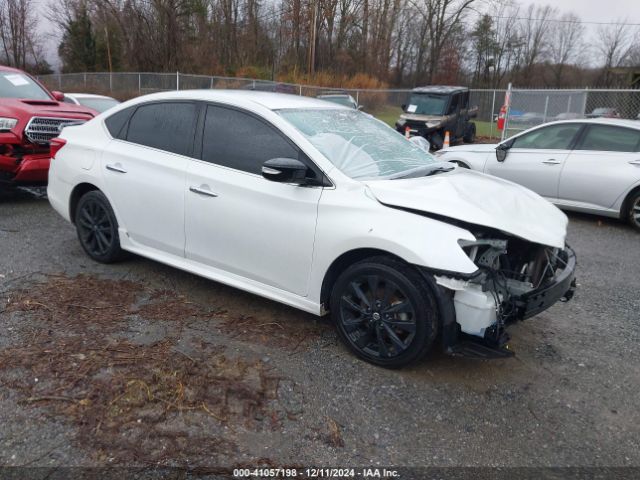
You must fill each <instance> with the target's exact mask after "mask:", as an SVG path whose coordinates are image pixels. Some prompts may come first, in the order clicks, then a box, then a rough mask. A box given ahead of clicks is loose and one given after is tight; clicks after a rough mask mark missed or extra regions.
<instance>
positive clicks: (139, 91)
mask: <svg viewBox="0 0 640 480" xmlns="http://www.w3.org/2000/svg"><path fill="white" fill-rule="evenodd" d="M141 76H142V75H141V74H140V72H138V95H142V79H141V78H140V77H141Z"/></svg>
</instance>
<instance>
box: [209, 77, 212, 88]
mask: <svg viewBox="0 0 640 480" xmlns="http://www.w3.org/2000/svg"><path fill="white" fill-rule="evenodd" d="M209 90H213V77H209Z"/></svg>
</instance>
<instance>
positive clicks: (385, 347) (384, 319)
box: [340, 275, 416, 358]
mask: <svg viewBox="0 0 640 480" xmlns="http://www.w3.org/2000/svg"><path fill="white" fill-rule="evenodd" d="M340 322H341V326H342V328H343V329H344V332H345V333H346V335H347V337H348V338H349V340H350V341H351V343H352V344H353V345H354V346H355V347H356V348H357V349H359V350H361V351H362V352H364V353H366V354H367V355H370V356H373V357H376V358H393V357H397V356H398V355H401V354H402V353H403V352H405V351H406V350H407V349H408V348H409V347H410V346H411V343H412V342H413V339H414V337H415V334H416V314H415V309H414V306H413V303H412V302H411V300H410V299H409V297H408V296H407V295H406V293H405V292H404V291H403V290H402V289H401V288H400V287H399V286H398V285H397V284H395V283H394V282H392V281H391V280H389V279H387V278H384V277H382V276H380V275H363V276H361V277H358V278H356V279H353V280H352V281H351V282H349V284H348V285H347V287H346V288H345V291H344V292H343V294H342V296H341V297H340Z"/></svg>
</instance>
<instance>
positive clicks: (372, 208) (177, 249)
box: [48, 91, 566, 329]
mask: <svg viewBox="0 0 640 480" xmlns="http://www.w3.org/2000/svg"><path fill="white" fill-rule="evenodd" d="M185 98H188V99H193V100H202V101H211V102H216V103H221V104H229V105H234V106H235V107H237V108H241V109H244V110H247V111H249V112H251V113H253V114H254V115H258V116H260V117H262V118H263V119H264V120H266V121H268V122H269V123H271V124H272V125H274V126H275V127H276V128H278V129H279V130H280V131H281V132H282V133H283V134H285V135H286V136H288V137H289V138H290V139H291V140H292V141H293V142H294V143H295V144H296V145H297V146H298V147H299V148H300V149H301V150H302V151H303V152H304V153H305V154H306V155H307V156H308V157H309V158H310V159H311V160H312V161H313V162H314V163H315V164H316V165H317V166H318V167H319V168H320V169H321V170H322V171H323V172H324V173H325V174H326V176H327V177H328V178H329V179H330V181H331V183H332V186H330V187H300V186H295V185H288V184H281V183H274V182H270V181H269V180H266V179H265V178H263V177H261V176H258V175H253V174H248V173H244V172H240V171H237V170H234V169H230V168H226V167H221V166H216V165H213V164H210V163H205V162H202V161H199V160H196V159H192V158H188V157H184V156H181V155H175V154H171V153H166V152H162V151H158V150H156V149H152V148H148V147H143V146H139V145H133V144H131V143H128V142H124V141H121V140H114V139H112V138H111V137H110V135H109V133H108V131H107V130H106V127H105V126H104V118H106V117H107V116H109V115H111V114H112V113H116V112H117V111H119V110H120V109H123V108H127V107H129V106H131V105H135V104H137V103H141V102H146V101H152V100H162V99H167V100H171V99H185ZM278 108H323V109H326V108H344V107H340V106H338V105H333V104H329V103H327V102H323V101H319V100H314V99H309V98H304V97H297V96H292V95H282V94H270V93H264V92H242V91H240V92H238V91H234V92H225V91H181V92H167V93H162V94H154V95H149V96H146V97H139V98H137V99H134V100H131V101H129V102H125V103H123V104H121V105H119V106H117V107H114V108H113V109H112V110H110V111H109V112H108V113H107V114H103V115H100V116H98V117H96V118H95V119H94V120H92V121H90V122H87V123H86V124H84V125H81V126H77V127H70V128H67V129H65V130H64V131H63V132H62V135H61V137H62V138H64V139H66V140H67V144H66V145H65V146H64V147H63V148H62V149H61V150H60V151H59V152H58V154H57V158H56V159H55V160H53V161H52V164H51V170H50V175H49V187H48V194H49V199H50V202H51V204H52V206H53V207H54V208H55V209H56V210H57V211H58V212H59V213H60V214H61V215H62V216H63V217H64V218H65V219H67V220H70V202H71V195H72V192H73V188H74V187H75V186H77V185H79V184H81V183H89V184H91V185H94V186H95V187H96V188H98V189H100V190H101V191H102V192H103V193H104V194H105V195H106V197H107V199H108V200H109V202H110V203H111V205H112V206H113V208H114V212H115V215H116V218H117V220H118V222H119V233H120V241H121V246H122V248H123V249H125V250H128V251H131V252H133V253H136V254H139V255H142V256H145V257H148V258H151V259H154V260H157V261H160V262H163V263H166V264H168V265H171V266H174V267H176V268H180V269H183V270H186V271H189V272H192V273H195V274H197V275H201V276H203V277H206V278H209V279H212V280H216V281H219V282H222V283H225V284H228V285H231V286H234V287H237V288H241V289H243V290H246V291H249V292H252V293H255V294H257V295H261V296H264V297H266V298H270V299H272V300H276V301H278V302H282V303H285V304H288V305H291V306H294V307H297V308H300V309H302V310H305V311H308V312H312V313H315V314H321V313H322V305H321V289H322V284H323V280H324V278H325V275H326V273H327V271H328V269H329V267H330V266H331V264H332V263H333V262H334V261H335V260H336V259H337V258H339V257H340V256H341V255H343V254H346V253H348V252H351V251H353V250H356V249H364V248H366V249H376V250H382V251H385V252H388V253H390V254H393V255H396V256H398V257H400V258H402V259H404V260H405V261H406V262H408V263H410V264H414V265H418V266H422V267H427V268H431V269H436V270H443V271H451V272H460V273H467V274H468V273H473V272H475V271H476V270H477V267H476V265H475V264H474V263H473V262H472V261H471V260H470V259H469V257H468V256H467V254H466V253H465V252H464V251H463V250H462V248H461V247H460V245H459V243H458V241H459V240H461V239H464V240H470V241H473V240H475V237H474V236H473V234H471V233H470V232H469V231H468V230H466V229H464V228H461V227H458V226H455V225H452V224H451V223H450V221H448V220H447V218H443V219H435V218H430V217H428V216H425V215H421V214H416V213H411V212H408V211H405V210H403V209H402V208H406V209H411V210H417V211H423V212H430V213H433V214H437V215H441V216H443V217H448V218H454V219H459V220H463V221H467V222H471V223H474V224H480V225H485V226H489V227H492V228H498V229H501V230H504V231H506V232H509V233H512V234H514V235H517V236H521V237H523V238H527V239H530V240H532V241H536V242H539V243H544V244H546V245H551V246H559V247H560V246H563V245H564V236H565V233H566V217H565V216H564V215H563V214H562V213H560V212H559V211H558V210H557V209H555V207H553V206H551V205H550V204H548V203H547V202H546V201H544V200H543V199H541V198H540V197H539V196H538V195H536V194H533V193H532V192H529V191H527V190H526V189H523V188H522V187H519V186H517V185H514V184H512V183H510V182H507V181H504V180H498V179H495V178H492V177H488V176H485V175H480V174H476V173H471V172H465V171H460V170H458V171H456V172H452V173H450V174H442V175H436V176H432V177H427V178H420V179H411V180H389V181H370V182H360V181H356V180H352V179H350V178H349V177H347V176H345V175H344V174H342V173H341V172H340V171H339V170H338V169H336V168H335V167H334V166H333V164H332V163H331V162H330V161H329V160H328V159H327V158H326V157H324V156H323V155H322V154H321V153H320V152H319V151H318V150H316V149H315V147H313V145H312V144H311V143H309V142H308V140H306V138H305V137H304V136H303V135H302V134H301V133H300V132H298V131H297V130H296V129H295V128H294V127H293V126H292V125H291V124H289V123H288V122H286V121H285V120H284V119H282V118H281V117H280V116H279V115H278V114H277V113H275V112H274V111H273V110H274V109H278ZM87 149H89V150H90V151H91V152H93V157H92V158H93V160H91V161H87V160H86V157H87ZM108 165H109V166H115V167H117V168H121V169H122V170H124V171H125V172H126V173H122V172H115V171H113V170H108V169H107V168H106V167H107V166H108ZM190 187H197V188H200V189H204V190H207V191H209V192H212V193H214V194H215V195H217V196H207V195H201V194H198V193H194V192H192V191H191V190H190ZM385 203H386V204H388V205H385ZM390 205H391V206H390ZM397 207H400V208H397ZM535 224H537V225H538V226H536V225H535ZM458 321H459V322H460V323H461V325H464V323H465V319H464V318H459V319H458ZM472 328H475V327H473V326H469V329H472Z"/></svg>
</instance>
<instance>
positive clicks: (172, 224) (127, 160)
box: [102, 102, 198, 256]
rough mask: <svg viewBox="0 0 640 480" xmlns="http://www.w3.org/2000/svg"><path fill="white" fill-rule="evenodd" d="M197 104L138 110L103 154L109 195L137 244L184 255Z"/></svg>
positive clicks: (166, 104)
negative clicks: (186, 185) (188, 176)
mask: <svg viewBox="0 0 640 480" xmlns="http://www.w3.org/2000/svg"><path fill="white" fill-rule="evenodd" d="M197 110H198V105H197V104H196V103H192V102H154V103H147V104H143V105H141V106H139V107H137V108H136V110H135V111H134V112H133V114H132V115H131V117H130V118H129V119H128V121H127V123H126V124H125V125H123V126H122V127H121V129H120V133H119V134H118V137H120V138H116V139H114V140H112V141H111V142H110V143H109V145H108V146H107V148H106V149H105V151H104V153H103V155H102V171H103V175H104V179H105V182H106V185H107V194H108V197H109V200H110V202H111V204H112V205H113V208H114V210H115V212H116V215H117V216H118V219H119V221H120V223H121V225H120V226H121V227H123V228H125V229H126V231H127V233H128V236H129V237H130V238H131V240H133V241H135V242H136V243H138V244H140V245H143V246H146V247H150V248H154V249H158V250H161V251H163V252H167V253H170V254H173V255H179V256H184V243H185V236H184V183H185V175H186V171H187V166H188V164H189V161H190V158H189V155H191V152H192V149H193V140H194V133H195V122H196V116H197Z"/></svg>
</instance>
